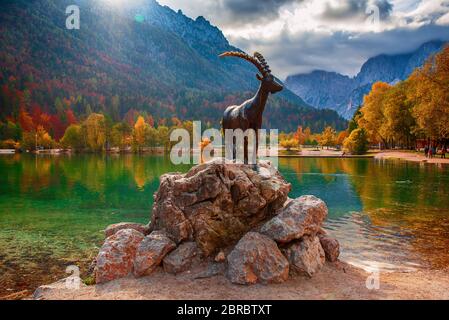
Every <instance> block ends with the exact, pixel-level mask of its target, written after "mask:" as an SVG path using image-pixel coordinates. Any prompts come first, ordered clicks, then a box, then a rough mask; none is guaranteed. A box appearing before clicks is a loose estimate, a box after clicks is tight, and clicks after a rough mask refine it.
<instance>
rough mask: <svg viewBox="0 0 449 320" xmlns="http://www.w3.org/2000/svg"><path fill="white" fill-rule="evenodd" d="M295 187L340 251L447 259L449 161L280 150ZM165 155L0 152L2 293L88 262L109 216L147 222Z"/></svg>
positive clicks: (390, 260)
mask: <svg viewBox="0 0 449 320" xmlns="http://www.w3.org/2000/svg"><path fill="white" fill-rule="evenodd" d="M279 167H280V170H281V172H282V174H283V175H284V176H285V178H286V179H287V180H288V181H289V182H290V183H291V184H292V193H291V195H290V196H291V197H297V196H300V195H304V194H313V195H316V196H318V197H320V198H322V199H323V200H324V201H326V203H327V205H328V207H329V218H328V221H327V222H326V229H328V230H329V231H330V232H331V233H332V234H333V235H334V236H336V237H337V238H338V240H339V241H340V243H341V247H342V254H341V259H342V260H344V261H347V262H349V263H352V264H354V265H357V266H360V267H363V268H365V269H370V268H379V269H381V270H384V271H393V270H403V271H413V270H415V269H419V268H436V269H438V268H443V267H446V266H448V265H449V250H448V248H449V166H438V165H424V164H418V163H408V162H400V161H394V160H386V161H378V160H373V159H328V158H327V159H326V158H281V159H280V161H279ZM188 169H189V167H188V166H181V167H180V166H174V165H172V164H171V163H170V161H169V159H168V158H164V157H162V156H137V155H116V156H114V155H72V156H67V155H63V156H34V155H27V154H23V155H1V156H0V297H1V296H2V295H6V294H8V293H11V292H15V291H20V290H24V289H29V290H33V289H34V288H35V287H36V286H38V285H40V284H42V283H48V282H52V281H54V280H57V279H60V278H61V277H63V276H65V268H66V267H67V266H68V265H73V264H75V265H78V266H80V268H81V270H82V271H85V270H86V269H87V267H88V265H89V262H90V261H91V260H92V258H93V257H94V256H95V255H96V253H97V251H98V247H99V246H100V245H101V243H102V241H103V233H102V231H101V230H103V229H104V228H105V227H106V226H107V225H109V224H112V223H117V222H121V221H134V222H141V223H147V222H148V221H149V219H150V215H151V207H152V202H153V198H152V196H153V193H154V192H155V191H156V190H157V188H158V186H159V176H160V175H161V174H163V173H166V172H172V171H187V170H188Z"/></svg>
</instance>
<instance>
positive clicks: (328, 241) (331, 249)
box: [318, 234, 340, 262]
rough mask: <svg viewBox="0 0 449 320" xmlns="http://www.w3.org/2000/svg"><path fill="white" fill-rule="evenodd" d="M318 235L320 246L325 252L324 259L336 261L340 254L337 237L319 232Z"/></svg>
mask: <svg viewBox="0 0 449 320" xmlns="http://www.w3.org/2000/svg"><path fill="white" fill-rule="evenodd" d="M318 237H319V239H320V243H321V247H323V250H324V253H325V254H326V260H327V261H329V262H335V261H337V260H338V256H339V255H340V244H339V243H338V241H337V239H334V238H331V237H330V236H328V235H324V234H319V235H318Z"/></svg>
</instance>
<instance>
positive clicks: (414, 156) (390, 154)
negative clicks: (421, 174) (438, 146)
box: [374, 151, 449, 165]
mask: <svg viewBox="0 0 449 320" xmlns="http://www.w3.org/2000/svg"><path fill="white" fill-rule="evenodd" d="M374 159H379V160H383V159H395V160H403V161H409V162H416V163H429V164H445V165H449V154H448V155H447V158H446V159H444V158H443V159H442V158H441V156H438V155H437V156H435V157H434V158H431V159H429V158H426V157H425V156H424V155H423V154H422V153H417V152H413V151H410V152H407V151H382V152H379V153H377V154H376V155H375V157H374Z"/></svg>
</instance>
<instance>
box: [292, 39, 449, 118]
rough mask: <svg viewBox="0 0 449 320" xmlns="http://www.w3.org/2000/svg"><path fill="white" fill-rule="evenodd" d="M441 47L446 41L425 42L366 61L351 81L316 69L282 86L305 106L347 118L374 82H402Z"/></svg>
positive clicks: (294, 77)
mask: <svg viewBox="0 0 449 320" xmlns="http://www.w3.org/2000/svg"><path fill="white" fill-rule="evenodd" d="M445 44H446V42H443V41H439V40H435V41H429V42H426V43H424V44H423V45H421V46H420V47H419V48H418V49H416V50H414V51H412V52H410V53H406V54H398V55H386V54H381V55H378V56H375V57H373V58H370V59H368V60H367V61H366V62H365V63H364V64H363V65H362V67H361V69H360V72H359V73H358V74H357V75H356V76H355V77H353V78H350V77H348V76H345V75H341V74H339V73H336V72H328V71H322V70H316V71H313V72H311V73H308V74H298V75H292V76H289V77H287V79H286V82H285V83H286V86H287V87H288V88H289V89H290V90H292V91H293V92H294V93H296V94H297V95H298V96H299V97H301V98H302V99H303V100H304V101H305V102H306V103H308V104H310V105H312V106H315V107H318V108H329V109H333V110H336V111H337V112H338V113H339V114H340V115H342V116H343V117H345V118H346V119H349V118H351V117H352V116H353V114H354V112H355V111H356V110H357V108H358V106H360V105H361V104H362V103H363V96H364V95H365V94H367V93H369V91H370V90H371V86H372V84H373V83H374V82H376V81H384V82H388V83H396V82H398V81H401V80H405V79H406V78H407V77H408V76H409V75H410V74H411V73H412V72H413V70H414V69H415V68H417V67H420V66H422V65H423V64H424V62H425V61H426V60H427V58H429V56H431V55H433V54H435V53H436V52H438V51H440V50H441V49H442V48H443V47H444V45H445Z"/></svg>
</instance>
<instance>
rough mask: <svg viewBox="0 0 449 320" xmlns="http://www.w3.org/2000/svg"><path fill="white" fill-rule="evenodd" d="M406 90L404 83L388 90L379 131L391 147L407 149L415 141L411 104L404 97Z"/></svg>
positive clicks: (406, 85) (406, 86)
mask: <svg viewBox="0 0 449 320" xmlns="http://www.w3.org/2000/svg"><path fill="white" fill-rule="evenodd" d="M407 89H408V84H407V83H406V82H401V83H398V84H397V85H395V86H393V87H392V88H391V89H390V90H388V92H387V93H386V96H385V98H384V101H383V114H384V116H385V122H384V123H383V124H382V129H381V131H382V134H383V136H384V137H385V138H386V139H388V141H389V145H390V146H391V147H395V146H396V145H400V146H406V147H407V148H409V147H410V146H411V145H412V143H414V141H415V136H414V134H413V129H412V128H413V127H414V126H415V119H414V118H413V115H412V110H411V106H412V103H411V102H410V101H409V100H408V99H407V96H406V92H407Z"/></svg>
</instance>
